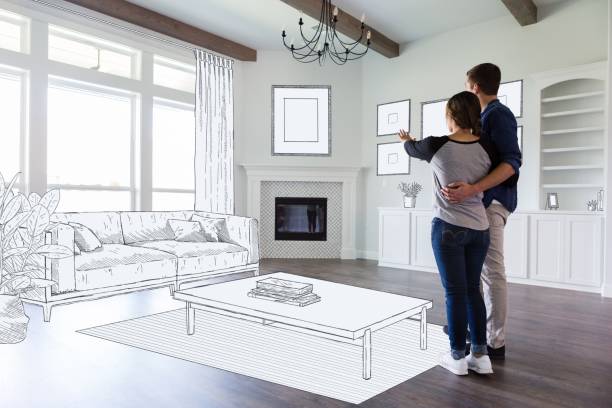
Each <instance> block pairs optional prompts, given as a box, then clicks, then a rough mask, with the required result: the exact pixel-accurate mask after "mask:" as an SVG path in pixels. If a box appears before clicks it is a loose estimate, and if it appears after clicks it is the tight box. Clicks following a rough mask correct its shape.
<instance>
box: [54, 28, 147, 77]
mask: <svg viewBox="0 0 612 408" xmlns="http://www.w3.org/2000/svg"><path fill="white" fill-rule="evenodd" d="M136 55H137V51H136V50H133V49H131V48H128V47H125V46H123V45H121V44H116V43H111V42H109V41H106V40H102V39H99V38H95V37H91V36H87V35H84V34H81V33H78V32H76V31H71V30H66V29H63V28H60V27H56V26H50V27H49V59H52V60H55V61H60V62H64V63H66V64H71V65H76V66H79V67H83V68H89V69H95V70H98V71H100V72H105V73H107V74H114V75H120V76H124V77H128V78H131V77H133V76H134V75H133V73H134V71H135V70H133V64H135V59H136Z"/></svg>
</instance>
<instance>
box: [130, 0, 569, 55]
mask: <svg viewBox="0 0 612 408" xmlns="http://www.w3.org/2000/svg"><path fill="white" fill-rule="evenodd" d="M129 1H130V3H134V4H138V5H140V6H142V7H146V8H148V9H151V10H154V11H157V12H158V13H161V14H164V15H167V16H169V17H172V18H174V19H176V20H180V21H183V22H185V23H187V24H191V25H193V26H196V27H199V28H201V29H203V30H206V31H209V32H211V33H214V34H217V35H219V36H222V37H225V38H227V39H230V40H233V41H236V42H238V43H241V44H244V45H246V46H249V47H251V48H255V49H259V50H266V49H280V48H281V47H282V46H281V37H280V33H281V30H282V29H283V28H284V27H286V28H287V32H288V35H289V36H290V37H291V36H293V35H294V33H296V29H297V21H298V19H299V16H300V13H299V11H297V10H295V9H294V8H292V7H290V6H288V5H286V4H285V3H283V2H281V1H280V0H129ZM562 1H566V0H535V3H536V4H537V5H538V6H545V5H549V4H552V3H559V2H562ZM572 1H578V0H572ZM334 4H336V5H338V7H340V8H342V9H344V10H346V11H347V12H349V13H350V14H352V15H353V16H355V17H357V18H360V17H361V14H362V13H365V15H366V20H367V23H368V24H370V25H372V26H373V27H375V28H376V29H377V30H379V31H380V32H382V33H383V34H385V35H387V36H388V37H389V38H391V39H392V40H394V41H396V42H399V43H406V42H409V41H413V40H415V39H418V38H422V37H427V36H430V35H435V34H438V33H441V32H445V31H450V30H453V29H456V28H460V27H464V26H468V25H472V24H476V23H480V22H484V21H486V20H488V19H491V18H497V17H502V16H507V15H509V12H508V10H507V9H506V7H505V6H504V5H503V4H502V2H501V0H376V1H373V0H335V1H334ZM308 20H310V21H308ZM308 20H307V22H306V24H307V25H314V24H315V22H314V20H311V19H308ZM517 24H518V23H517Z"/></svg>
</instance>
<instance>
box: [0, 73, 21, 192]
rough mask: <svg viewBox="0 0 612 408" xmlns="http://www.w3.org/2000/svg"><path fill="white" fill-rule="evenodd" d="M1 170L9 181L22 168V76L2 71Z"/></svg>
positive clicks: (0, 110)
mask: <svg viewBox="0 0 612 408" xmlns="http://www.w3.org/2000/svg"><path fill="white" fill-rule="evenodd" d="M0 134H1V135H2V136H0V140H1V143H0V172H2V175H3V176H4V178H5V181H6V182H7V183H8V182H9V181H10V180H11V179H12V178H13V176H14V175H15V174H16V173H17V172H19V170H20V166H19V163H20V159H19V158H20V155H21V152H20V145H21V77H19V76H18V75H11V74H4V73H0Z"/></svg>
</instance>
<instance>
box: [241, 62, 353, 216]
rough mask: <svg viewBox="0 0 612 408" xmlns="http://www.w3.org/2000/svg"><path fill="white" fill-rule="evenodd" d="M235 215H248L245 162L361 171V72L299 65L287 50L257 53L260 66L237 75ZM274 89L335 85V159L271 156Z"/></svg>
mask: <svg viewBox="0 0 612 408" xmlns="http://www.w3.org/2000/svg"><path fill="white" fill-rule="evenodd" d="M234 77H235V84H234V91H235V101H236V104H235V124H234V126H235V129H234V134H235V136H234V137H235V138H234V141H235V143H234V146H235V162H236V173H235V176H236V177H235V178H236V214H245V213H246V201H245V196H246V180H245V179H246V176H245V174H244V171H243V169H242V168H240V166H239V165H240V164H241V163H247V164H279V165H287V164H294V165H308V166H359V165H360V162H361V119H360V117H359V116H360V114H361V67H360V64H359V63H356V64H347V65H345V66H342V67H339V66H337V65H335V64H333V63H331V62H327V63H326V64H325V65H324V66H319V65H318V64H316V63H310V64H303V63H300V62H298V61H295V60H294V59H293V58H292V57H291V55H290V54H289V52H287V51H258V52H257V62H241V63H237V64H236V70H235V75H234ZM272 85H331V94H332V107H331V109H332V135H331V137H332V155H331V156H330V157H308V156H304V157H300V156H272V155H271V148H272V147H271V123H272V122H271V115H272V113H271V106H272V101H271V92H272Z"/></svg>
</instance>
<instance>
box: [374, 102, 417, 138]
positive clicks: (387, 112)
mask: <svg viewBox="0 0 612 408" xmlns="http://www.w3.org/2000/svg"><path fill="white" fill-rule="evenodd" d="M411 109H412V102H411V100H410V99H404V100H400V101H393V102H386V103H380V104H378V105H376V136H377V137H378V136H391V135H395V134H397V133H399V130H400V129H404V130H407V131H408V132H410V115H411Z"/></svg>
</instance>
